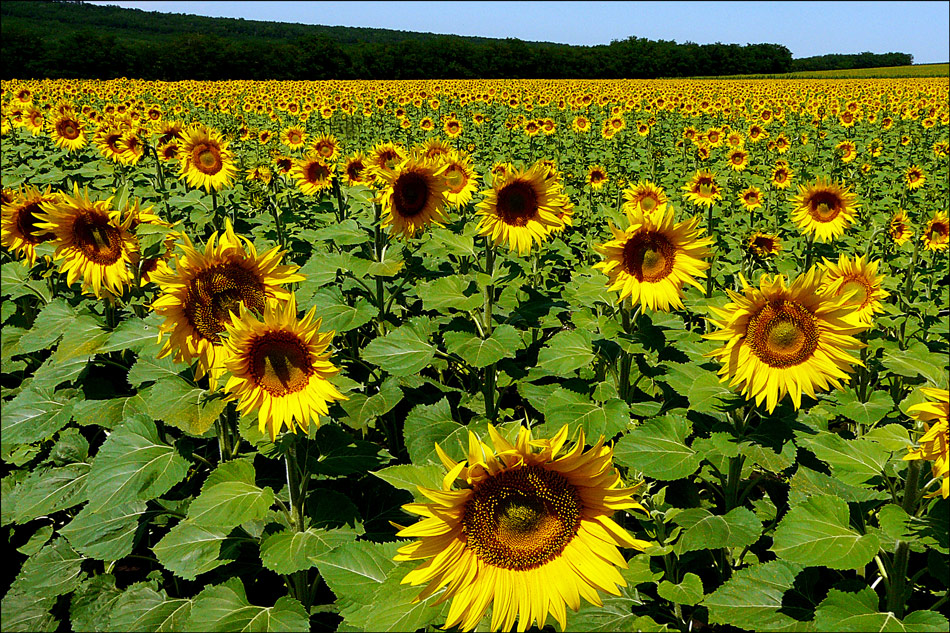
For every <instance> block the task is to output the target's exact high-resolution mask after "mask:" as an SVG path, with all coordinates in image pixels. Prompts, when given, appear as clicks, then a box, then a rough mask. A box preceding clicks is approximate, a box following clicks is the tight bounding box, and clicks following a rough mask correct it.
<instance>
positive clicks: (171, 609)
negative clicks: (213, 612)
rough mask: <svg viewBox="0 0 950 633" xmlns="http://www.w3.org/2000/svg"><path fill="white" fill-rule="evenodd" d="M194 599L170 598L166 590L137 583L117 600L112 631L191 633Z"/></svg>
mask: <svg viewBox="0 0 950 633" xmlns="http://www.w3.org/2000/svg"><path fill="white" fill-rule="evenodd" d="M193 606H194V600H184V599H176V598H169V597H168V595H167V594H166V593H165V590H164V589H159V590H155V589H154V588H153V587H151V586H149V585H148V584H146V583H144V582H140V583H135V584H134V585H131V586H130V587H129V588H128V589H126V590H125V591H123V592H122V594H121V595H120V596H119V597H118V598H117V599H116V600H115V602H114V606H113V608H112V614H111V621H110V623H109V629H108V630H109V631H114V632H115V633H121V632H123V631H187V630H189V627H188V620H189V618H190V617H191V609H192V607H193Z"/></svg>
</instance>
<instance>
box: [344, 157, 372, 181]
mask: <svg viewBox="0 0 950 633" xmlns="http://www.w3.org/2000/svg"><path fill="white" fill-rule="evenodd" d="M368 180H369V177H368V174H367V171H366V156H365V155H363V152H356V153H355V154H353V155H352V156H347V157H346V160H344V161H343V181H344V182H345V183H346V184H347V185H349V186H350V187H353V186H355V185H363V184H366V182H367V181H368Z"/></svg>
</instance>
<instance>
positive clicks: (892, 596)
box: [887, 459, 920, 618]
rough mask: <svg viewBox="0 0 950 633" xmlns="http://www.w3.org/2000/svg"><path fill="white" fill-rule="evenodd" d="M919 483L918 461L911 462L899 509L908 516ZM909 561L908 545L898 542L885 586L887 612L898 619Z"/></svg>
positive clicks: (901, 607)
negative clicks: (887, 582) (887, 583)
mask: <svg viewBox="0 0 950 633" xmlns="http://www.w3.org/2000/svg"><path fill="white" fill-rule="evenodd" d="M919 483H920V460H917V459H915V460H912V461H911V462H910V463H909V464H908V465H907V481H906V483H905V485H904V501H903V503H902V504H901V507H902V508H903V509H904V512H906V513H907V514H908V515H910V516H914V514H916V511H917V501H918V499H919V490H918V488H919ZM909 560H910V543H908V542H907V541H902V540H898V541H897V548H896V550H895V551H894V561H893V564H892V565H891V576H890V584H889V585H888V586H887V610H888V611H891V612H893V613H894V615H896V616H897V617H898V618H903V617H904V603H905V602H906V595H905V594H906V592H907V563H908V561H909Z"/></svg>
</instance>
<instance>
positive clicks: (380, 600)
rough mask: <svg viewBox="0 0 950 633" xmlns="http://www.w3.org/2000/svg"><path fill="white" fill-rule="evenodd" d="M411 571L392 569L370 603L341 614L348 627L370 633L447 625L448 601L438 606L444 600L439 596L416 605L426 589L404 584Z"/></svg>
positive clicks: (357, 604) (354, 606) (403, 567)
mask: <svg viewBox="0 0 950 633" xmlns="http://www.w3.org/2000/svg"><path fill="white" fill-rule="evenodd" d="M410 569H411V567H410V566H408V565H402V566H395V567H392V568H391V569H390V570H389V572H388V573H387V574H386V578H385V579H384V580H383V582H382V583H380V584H379V585H378V586H377V587H376V590H375V592H373V595H372V597H370V599H369V600H367V601H365V602H363V603H354V604H353V605H350V606H349V607H348V608H345V609H343V610H342V611H341V613H340V615H342V616H343V618H344V621H345V622H346V624H348V625H349V626H351V627H355V628H357V629H360V630H366V631H369V630H372V631H416V630H419V629H425V628H427V627H428V626H429V625H430V624H434V623H436V622H439V621H442V622H444V621H445V613H446V612H447V610H448V602H443V603H442V604H439V605H437V604H435V602H437V601H438V600H439V599H440V598H441V597H442V596H441V595H440V594H439V593H436V594H435V595H432V596H429V597H428V598H426V599H425V600H420V601H418V602H416V601H415V599H416V596H418V595H419V593H420V592H421V591H422V588H421V587H413V586H412V585H409V584H403V583H402V579H403V578H404V577H405V575H406V574H407V573H408V571H409V570H410Z"/></svg>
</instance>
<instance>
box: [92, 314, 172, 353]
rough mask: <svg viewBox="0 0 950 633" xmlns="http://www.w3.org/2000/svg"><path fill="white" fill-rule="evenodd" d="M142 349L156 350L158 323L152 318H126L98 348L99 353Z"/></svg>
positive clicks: (139, 350)
mask: <svg viewBox="0 0 950 633" xmlns="http://www.w3.org/2000/svg"><path fill="white" fill-rule="evenodd" d="M143 349H148V350H150V351H153V352H154V351H157V350H158V323H157V322H156V319H154V318H145V319H127V320H125V321H122V322H121V323H119V325H118V326H117V327H116V328H115V329H114V330H112V332H110V333H109V338H108V340H106V342H105V343H104V344H103V345H102V346H101V347H100V348H99V349H98V353H99V354H105V353H106V352H117V351H123V350H132V351H133V352H141V351H142V350H143Z"/></svg>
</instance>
